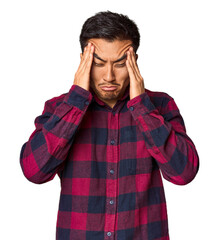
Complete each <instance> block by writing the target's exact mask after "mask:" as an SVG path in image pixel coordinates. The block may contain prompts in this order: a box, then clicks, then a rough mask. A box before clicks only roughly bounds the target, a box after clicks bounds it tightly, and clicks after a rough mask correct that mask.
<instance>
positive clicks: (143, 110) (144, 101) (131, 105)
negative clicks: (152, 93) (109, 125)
mask: <svg viewBox="0 0 219 240" xmlns="http://www.w3.org/2000/svg"><path fill="white" fill-rule="evenodd" d="M127 107H128V109H129V110H130V111H131V112H132V115H133V116H134V118H135V119H136V118H137V117H138V116H139V115H146V114H148V113H150V112H152V111H154V110H155V109H156V108H155V106H154V104H153V103H152V102H151V100H150V98H149V96H148V94H147V93H146V92H145V93H142V94H141V95H139V96H137V97H135V98H133V99H131V100H129V101H128V103H127Z"/></svg>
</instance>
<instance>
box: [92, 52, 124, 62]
mask: <svg viewBox="0 0 219 240" xmlns="http://www.w3.org/2000/svg"><path fill="white" fill-rule="evenodd" d="M93 55H94V57H95V58H97V59H99V60H100V61H102V62H107V61H106V60H103V59H102V58H100V57H99V56H98V55H97V54H96V53H93ZM126 57H127V54H126V53H125V54H124V55H123V56H122V57H121V58H119V59H117V60H116V61H114V62H113V63H117V62H120V61H122V60H123V59H125V58H126Z"/></svg>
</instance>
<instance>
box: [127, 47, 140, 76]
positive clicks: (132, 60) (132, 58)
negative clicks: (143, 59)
mask: <svg viewBox="0 0 219 240" xmlns="http://www.w3.org/2000/svg"><path fill="white" fill-rule="evenodd" d="M129 52H130V65H131V66H132V68H133V72H134V73H135V76H136V78H137V79H142V76H141V74H140V71H139V68H138V65H137V62H136V56H135V53H134V51H133V48H131V49H130V51H129Z"/></svg>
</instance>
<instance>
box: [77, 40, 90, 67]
mask: <svg viewBox="0 0 219 240" xmlns="http://www.w3.org/2000/svg"><path fill="white" fill-rule="evenodd" d="M90 51H91V43H88V45H87V46H86V47H85V48H84V52H83V55H82V58H81V62H80V65H79V70H81V69H84V67H86V65H87V61H88V60H89V55H90Z"/></svg>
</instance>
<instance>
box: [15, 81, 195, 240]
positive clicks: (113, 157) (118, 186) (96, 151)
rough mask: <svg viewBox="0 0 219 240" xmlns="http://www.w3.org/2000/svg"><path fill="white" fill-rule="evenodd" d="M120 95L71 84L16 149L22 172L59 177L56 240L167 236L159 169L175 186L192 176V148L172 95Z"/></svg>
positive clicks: (33, 177) (40, 179)
mask: <svg viewBox="0 0 219 240" xmlns="http://www.w3.org/2000/svg"><path fill="white" fill-rule="evenodd" d="M129 87H130V86H128V87H127V89H126V92H125V94H124V96H123V97H122V98H121V99H120V100H118V101H117V103H116V105H115V106H114V107H113V108H110V107H109V106H108V105H106V104H105V103H104V102H103V101H101V100H100V99H98V97H97V96H96V95H95V94H94V92H93V91H92V89H91V90H90V91H87V90H85V89H83V88H81V87H79V86H77V85H73V86H72V87H71V89H70V91H69V92H68V93H67V94H63V95H61V96H59V97H55V98H52V99H51V100H48V101H46V103H45V108H44V111H43V113H42V115H41V116H38V117H37V118H36V119H35V126H36V129H35V131H34V132H33V133H32V135H31V136H30V138H29V140H28V142H26V143H25V144H24V145H23V147H22V150H21V154H20V161H21V167H22V170H23V173H24V175H25V176H26V178H27V179H28V180H30V181H32V182H34V183H44V182H47V181H50V180H52V179H53V178H54V176H55V175H56V174H58V175H59V177H60V180H61V196H60V203H59V212H58V219H57V231H56V239H57V240H153V239H156V240H158V239H159V240H168V239H169V235H168V221H167V209H166V201H165V195H164V188H163V183H162V179H161V172H162V175H163V177H164V178H165V179H167V180H168V181H170V182H172V183H175V184H179V185H183V184H187V183H189V182H190V181H191V180H192V179H193V178H194V177H195V175H196V173H197V171H198V166H199V159H198V154H197V152H196V148H195V146H194V144H193V142H192V141H191V139H190V138H189V137H188V136H187V134H186V130H185V126H184V122H183V119H182V117H181V115H180V112H179V110H178V108H177V106H176V104H175V102H174V99H173V98H172V97H170V96H169V95H167V94H166V93H161V92H152V91H149V90H145V93H143V94H141V95H139V96H137V97H135V98H133V99H131V100H130V98H129Z"/></svg>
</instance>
